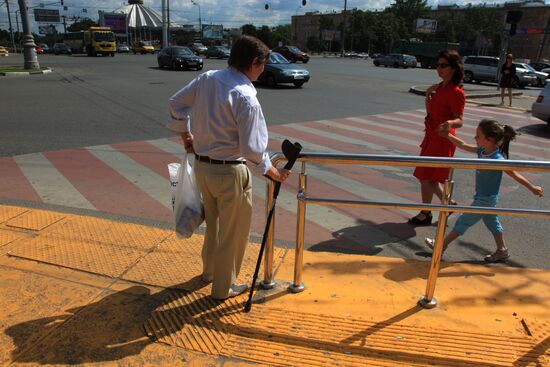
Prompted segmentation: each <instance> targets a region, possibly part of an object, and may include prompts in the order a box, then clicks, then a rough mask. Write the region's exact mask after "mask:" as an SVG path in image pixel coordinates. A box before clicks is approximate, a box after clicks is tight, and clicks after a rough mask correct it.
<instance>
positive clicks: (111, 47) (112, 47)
mask: <svg viewBox="0 0 550 367" xmlns="http://www.w3.org/2000/svg"><path fill="white" fill-rule="evenodd" d="M83 48H84V50H85V51H86V54H88V56H96V55H98V54H101V55H111V56H115V52H116V38H115V34H114V33H113V32H112V31H111V28H109V27H90V28H89V29H88V30H87V31H84V42H83Z"/></svg>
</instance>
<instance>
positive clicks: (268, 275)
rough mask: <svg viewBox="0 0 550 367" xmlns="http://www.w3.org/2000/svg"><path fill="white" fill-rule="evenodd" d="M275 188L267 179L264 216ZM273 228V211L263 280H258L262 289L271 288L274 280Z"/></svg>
mask: <svg viewBox="0 0 550 367" xmlns="http://www.w3.org/2000/svg"><path fill="white" fill-rule="evenodd" d="M274 190H275V183H274V182H273V181H271V180H268V183H267V186H266V193H265V194H266V204H267V205H266V206H265V215H266V218H267V216H268V215H269V210H270V209H271V206H272V205H273V191H274ZM274 228H275V213H273V217H272V218H271V225H270V226H269V229H268V233H267V240H266V244H265V254H264V280H262V281H261V282H260V287H262V288H263V289H271V288H273V287H275V281H274V280H273V229H274Z"/></svg>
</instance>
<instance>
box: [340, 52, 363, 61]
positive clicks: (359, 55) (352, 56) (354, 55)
mask: <svg viewBox="0 0 550 367" xmlns="http://www.w3.org/2000/svg"><path fill="white" fill-rule="evenodd" d="M344 57H349V58H350V59H364V60H367V59H368V58H369V54H367V53H363V52H361V53H358V52H355V51H349V52H346V53H344Z"/></svg>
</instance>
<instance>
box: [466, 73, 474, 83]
mask: <svg viewBox="0 0 550 367" xmlns="http://www.w3.org/2000/svg"><path fill="white" fill-rule="evenodd" d="M473 81H474V74H472V72H471V71H466V72H465V73H464V83H471V82H473Z"/></svg>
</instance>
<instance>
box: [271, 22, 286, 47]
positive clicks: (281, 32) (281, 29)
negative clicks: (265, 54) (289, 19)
mask: <svg viewBox="0 0 550 367" xmlns="http://www.w3.org/2000/svg"><path fill="white" fill-rule="evenodd" d="M290 36H291V31H290V24H283V25H278V26H277V27H275V28H273V29H272V31H271V42H272V44H271V45H268V46H269V47H271V48H273V47H276V46H277V45H278V44H279V42H281V43H282V44H283V45H288V44H290V43H291V42H290V39H291V38H290Z"/></svg>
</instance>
